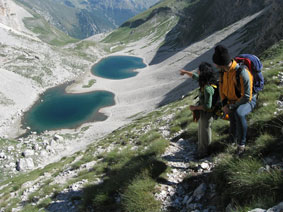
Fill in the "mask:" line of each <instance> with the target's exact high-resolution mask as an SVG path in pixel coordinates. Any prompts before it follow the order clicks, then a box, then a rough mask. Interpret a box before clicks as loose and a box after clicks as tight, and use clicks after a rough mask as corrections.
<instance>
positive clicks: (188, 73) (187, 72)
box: [180, 69, 193, 77]
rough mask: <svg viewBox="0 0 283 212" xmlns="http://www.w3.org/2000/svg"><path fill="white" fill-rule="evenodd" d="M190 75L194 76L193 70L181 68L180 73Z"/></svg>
mask: <svg viewBox="0 0 283 212" xmlns="http://www.w3.org/2000/svg"><path fill="white" fill-rule="evenodd" d="M185 74H186V75H188V76H189V77H192V76H193V72H191V71H186V70H185V69H181V70H180V75H185Z"/></svg>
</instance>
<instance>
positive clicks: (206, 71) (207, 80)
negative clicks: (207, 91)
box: [199, 62, 216, 87]
mask: <svg viewBox="0 0 283 212" xmlns="http://www.w3.org/2000/svg"><path fill="white" fill-rule="evenodd" d="M215 82H216V76H215V73H214V70H213V68H212V65H210V64H209V63H207V62H202V63H201V64H200V65H199V86H200V87H203V86H204V85H207V84H213V83H215Z"/></svg>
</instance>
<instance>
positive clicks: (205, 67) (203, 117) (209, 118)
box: [180, 62, 218, 159]
mask: <svg viewBox="0 0 283 212" xmlns="http://www.w3.org/2000/svg"><path fill="white" fill-rule="evenodd" d="M180 74H181V75H188V76H189V77H192V79H194V80H196V81H198V83H199V86H200V90H199V104H198V105H196V106H195V105H190V110H191V111H192V112H193V114H194V120H195V121H198V150H197V156H196V158H197V159H200V158H203V157H205V156H207V153H208V145H209V144H210V143H211V124H212V122H213V116H214V113H213V104H214V102H213V96H214V94H216V95H218V88H217V86H216V82H217V80H216V76H215V73H214V71H213V68H212V66H211V65H210V64H209V63H206V62H202V63H201V64H200V65H199V69H198V73H195V72H191V71H186V70H184V69H182V70H180Z"/></svg>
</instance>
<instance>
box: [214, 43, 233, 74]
mask: <svg viewBox="0 0 283 212" xmlns="http://www.w3.org/2000/svg"><path fill="white" fill-rule="evenodd" d="M212 60H213V62H214V64H215V65H216V67H217V68H220V69H222V68H224V69H225V68H227V67H229V65H230V63H231V57H230V54H229V51H228V49H227V48H226V47H225V46H222V45H217V46H216V47H215V49H214V54H213V56H212Z"/></svg>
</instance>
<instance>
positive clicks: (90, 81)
mask: <svg viewBox="0 0 283 212" xmlns="http://www.w3.org/2000/svg"><path fill="white" fill-rule="evenodd" d="M95 82H96V80H95V79H91V80H89V81H88V84H87V85H83V88H90V87H91V86H93V85H94V83H95Z"/></svg>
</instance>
